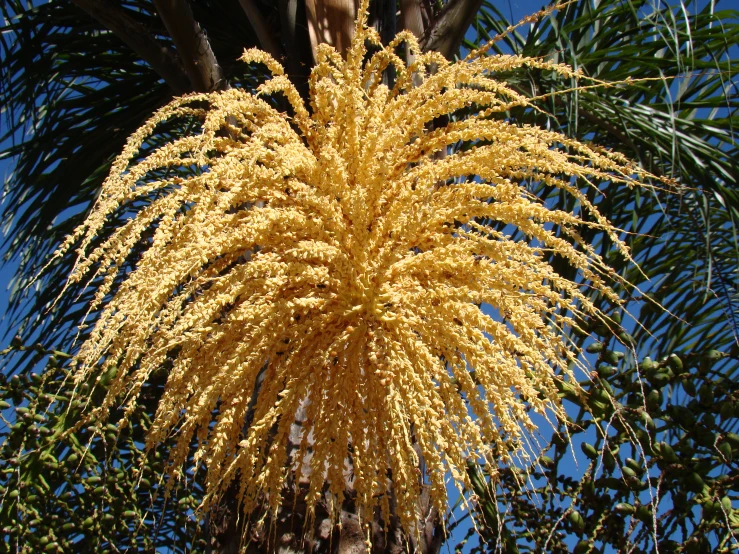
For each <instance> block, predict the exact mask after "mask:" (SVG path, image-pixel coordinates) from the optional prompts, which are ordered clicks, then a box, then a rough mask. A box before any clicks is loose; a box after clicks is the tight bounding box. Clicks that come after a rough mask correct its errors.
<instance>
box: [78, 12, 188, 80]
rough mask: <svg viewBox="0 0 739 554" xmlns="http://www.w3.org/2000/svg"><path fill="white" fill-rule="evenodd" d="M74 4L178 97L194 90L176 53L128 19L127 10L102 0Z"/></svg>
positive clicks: (140, 25)
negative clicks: (144, 63) (124, 45)
mask: <svg viewBox="0 0 739 554" xmlns="http://www.w3.org/2000/svg"><path fill="white" fill-rule="evenodd" d="M73 1H74V3H75V4H76V5H77V6H78V7H79V8H80V9H82V10H84V11H85V12H86V13H87V14H88V15H90V16H91V17H93V18H94V19H95V20H97V21H98V22H99V23H100V24H102V25H104V26H105V27H106V28H107V29H109V30H110V31H111V32H112V33H113V34H114V35H115V36H117V37H118V38H120V39H121V40H122V41H123V42H124V43H126V45H127V46H128V47H129V48H131V49H132V50H133V51H134V52H136V54H138V55H139V56H140V57H141V59H143V60H144V61H145V62H146V63H148V64H149V65H150V66H151V68H152V69H153V70H154V71H156V72H157V74H158V75H159V76H160V77H161V78H162V79H164V81H165V82H166V83H167V85H168V86H169V88H171V89H172V92H173V93H174V94H175V95H181V94H185V93H186V92H190V91H191V90H192V86H191V84H190V81H189V79H188V78H187V74H186V73H185V70H184V68H183V67H182V66H181V65H180V64H178V63H177V59H176V58H175V55H174V53H173V52H172V51H171V50H170V49H169V48H168V47H167V46H166V45H164V44H162V43H160V42H159V41H158V40H156V39H155V38H154V37H153V36H152V35H151V33H150V32H149V31H148V30H147V29H146V27H145V26H144V25H142V24H141V23H139V22H138V21H136V20H135V19H133V18H132V17H130V16H128V15H127V14H126V12H125V11H124V10H122V9H120V8H118V7H116V6H114V5H112V4H111V3H110V2H104V1H102V0H73Z"/></svg>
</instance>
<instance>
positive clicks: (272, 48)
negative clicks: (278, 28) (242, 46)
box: [239, 0, 284, 60]
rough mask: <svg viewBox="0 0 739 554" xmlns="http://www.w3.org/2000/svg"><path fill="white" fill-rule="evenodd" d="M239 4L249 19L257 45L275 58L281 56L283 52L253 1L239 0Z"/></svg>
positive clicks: (277, 58)
mask: <svg viewBox="0 0 739 554" xmlns="http://www.w3.org/2000/svg"><path fill="white" fill-rule="evenodd" d="M239 4H241V9H243V10H244V13H245V14H246V17H247V19H249V23H250V24H251V27H252V29H254V32H255V33H256V35H257V40H258V41H259V46H260V47H261V48H262V50H264V51H265V52H267V53H268V54H270V55H271V56H272V57H273V58H274V59H276V60H279V59H280V58H282V56H283V55H284V52H283V51H282V49H281V48H280V47H279V45H278V44H277V43H276V42H275V40H274V39H273V38H272V33H271V31H270V29H269V27H267V22H266V21H264V18H263V17H262V12H260V11H259V8H257V7H256V6H255V5H254V1H253V0H239Z"/></svg>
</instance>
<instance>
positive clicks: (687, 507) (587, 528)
mask: <svg viewBox="0 0 739 554" xmlns="http://www.w3.org/2000/svg"><path fill="white" fill-rule="evenodd" d="M606 346H607V348H605V349H603V350H601V352H600V354H599V356H598V359H597V362H596V363H597V371H595V372H593V376H592V378H591V379H585V380H583V381H581V382H580V385H581V386H582V388H583V391H584V394H578V393H576V392H575V390H576V389H575V388H574V387H571V386H570V385H568V384H566V383H565V384H564V386H563V387H562V392H561V393H560V394H561V396H562V397H563V398H564V399H565V401H566V403H567V404H568V405H569V408H570V409H571V410H570V411H571V413H572V414H577V415H576V416H575V417H573V418H572V419H571V420H570V421H569V422H568V423H567V424H566V425H563V426H560V427H559V428H558V429H557V432H556V433H555V434H554V435H553V438H552V441H551V443H550V444H549V445H548V446H547V447H546V448H545V450H544V454H542V455H541V456H540V457H539V458H538V459H536V460H535V461H534V462H533V463H532V464H531V465H530V466H529V467H528V468H526V467H520V468H516V467H512V468H502V469H501V479H500V482H499V483H497V484H496V485H495V486H494V487H493V486H491V484H490V482H489V480H485V479H484V476H483V474H482V469H481V468H479V467H477V465H476V464H471V465H470V467H469V471H470V474H471V475H475V476H476V477H475V479H473V483H475V485H476V486H475V490H474V491H471V492H474V494H475V495H476V498H477V499H478V501H477V506H476V510H475V513H474V518H475V520H476V521H477V525H478V528H479V529H482V530H483V538H484V541H486V543H481V544H479V545H477V546H475V547H474V548H473V549H472V550H471V551H472V552H488V551H491V550H493V549H494V548H497V547H500V549H501V551H502V552H505V553H513V552H521V553H523V552H556V553H565V552H572V551H573V548H574V552H576V553H578V554H584V553H586V552H592V553H603V552H653V551H655V546H657V547H658V548H659V551H660V552H670V553H682V552H685V553H688V554H695V553H708V552H716V553H721V552H734V551H735V550H736V546H737V539H736V535H737V534H739V494H737V490H738V487H737V483H736V480H737V472H736V462H737V460H739V435H737V434H736V432H735V431H736V428H737V423H739V383H736V382H735V381H734V380H732V379H727V378H726V377H725V376H724V375H722V372H721V371H720V365H721V361H722V360H724V361H726V360H727V359H728V358H729V356H727V355H726V354H723V353H720V352H717V351H713V350H708V351H702V352H697V351H696V352H690V353H680V354H672V355H670V356H668V357H666V358H664V359H662V360H660V361H658V362H655V361H652V360H651V359H649V358H648V357H645V358H643V359H642V360H641V362H640V363H638V364H637V363H634V361H633V359H632V358H631V356H629V355H627V356H624V357H623V358H622V359H621V360H620V361H619V362H617V363H616V364H614V365H612V364H610V363H609V362H610V360H608V361H607V359H608V358H609V354H610V353H611V352H614V351H619V350H620V351H621V352H623V346H621V345H620V344H618V343H617V341H615V339H609V340H606ZM610 348H613V350H611V349H610ZM731 361H732V362H733V363H735V362H736V358H734V359H732V360H731ZM578 445H579V446H578ZM573 456H574V457H575V459H576V460H577V463H578V464H579V467H577V468H573V464H572V458H573ZM525 470H530V471H531V475H530V479H527V476H526V471H525ZM472 537H473V536H472V534H470V535H469V538H468V541H470V542H474V539H473V538H472ZM655 543H656V545H655ZM468 546H469V545H468ZM462 547H463V545H462V544H460V545H458V546H457V551H459V552H461V551H462Z"/></svg>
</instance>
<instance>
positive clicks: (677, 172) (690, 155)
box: [468, 0, 739, 356]
mask: <svg viewBox="0 0 739 554" xmlns="http://www.w3.org/2000/svg"><path fill="white" fill-rule="evenodd" d="M722 5H725V6H729V7H730V6H731V4H730V3H726V4H723V3H718V7H717V6H716V5H715V4H714V3H709V2H706V3H702V4H693V3H691V4H682V3H674V4H672V5H668V4H667V3H665V2H657V3H653V2H648V1H646V0H637V1H631V0H629V1H622V0H603V1H600V2H597V3H592V2H574V3H572V4H569V5H568V6H566V7H565V8H563V9H562V10H560V11H558V12H555V13H553V14H552V15H550V16H548V17H546V18H543V19H542V20H540V21H538V22H535V23H533V24H532V25H531V26H530V28H529V27H526V28H525V32H524V29H521V31H522V33H519V32H513V33H509V34H507V35H506V36H505V37H504V38H503V39H502V40H500V41H499V42H498V43H496V48H497V49H498V50H499V51H513V52H516V53H519V54H521V55H524V56H532V57H539V56H540V57H543V58H545V59H551V60H552V61H556V62H565V63H567V64H570V65H571V66H573V67H575V68H577V69H580V70H581V71H582V72H583V74H584V75H585V76H586V77H587V78H592V79H598V80H600V81H605V82H616V81H623V80H625V79H649V80H641V81H638V82H634V83H631V84H626V85H619V86H616V87H610V88H603V87H596V88H593V89H590V90H585V91H575V92H568V90H569V89H570V88H571V87H573V86H574V85H575V83H574V82H572V81H569V80H563V79H561V78H558V77H557V76H556V75H554V74H551V73H542V72H536V71H530V72H518V73H516V74H511V75H510V76H509V77H508V83H509V84H511V85H514V86H515V87H517V88H518V89H519V90H520V91H521V92H522V93H523V94H526V95H528V96H531V95H533V96H540V98H541V102H540V105H539V106H540V108H541V109H540V110H539V111H533V110H528V111H518V112H515V113H511V117H514V118H516V120H518V121H520V122H521V123H531V124H537V125H541V126H544V127H553V128H555V129H558V130H561V131H562V132H564V133H565V134H568V135H570V136H573V137H575V138H578V139H581V140H582V139H585V140H589V141H592V142H593V143H594V144H598V145H601V146H605V147H609V148H612V149H614V150H617V151H620V152H623V153H624V154H625V155H626V156H628V157H629V158H631V159H634V160H638V161H639V162H640V163H641V164H642V165H643V166H644V167H646V168H648V169H649V170H650V171H652V172H653V173H655V174H657V175H666V176H669V177H671V178H674V179H675V180H676V182H677V183H679V184H680V185H683V186H684V187H686V188H684V189H683V191H682V193H681V194H674V193H673V192H666V193H656V194H652V193H649V194H645V193H644V192H642V191H638V190H633V191H632V190H628V189H625V188H623V187H618V186H614V185H610V186H608V185H607V186H605V187H602V188H601V190H602V191H603V193H604V195H605V200H604V201H603V202H601V203H600V204H599V205H598V209H599V210H601V212H602V213H606V214H608V217H609V219H610V220H611V221H612V222H613V223H614V224H615V225H616V226H617V227H620V228H621V229H624V230H626V231H628V232H630V233H633V234H632V235H631V236H630V238H629V243H630V246H631V248H632V250H633V253H634V256H635V259H636V260H637V262H638V263H639V265H640V266H641V270H642V271H643V274H642V273H641V272H640V270H639V269H638V268H636V267H633V266H629V265H627V264H625V263H624V261H623V260H622V259H621V258H620V257H618V256H615V255H614V253H613V252H612V251H611V245H610V244H609V242H608V241H607V240H604V241H603V242H602V245H601V246H602V248H601V252H602V254H603V255H604V257H605V259H606V260H607V262H608V263H609V265H611V266H612V267H617V268H620V270H621V271H622V273H623V275H624V276H625V277H626V278H627V279H628V280H629V281H630V282H632V283H633V284H635V285H638V286H639V288H640V289H641V291H644V292H646V293H647V294H648V296H649V297H650V298H651V299H654V300H656V301H658V302H659V303H661V304H662V305H663V306H665V307H666V308H668V310H669V311H670V312H671V313H668V312H665V311H663V310H660V309H658V308H657V307H656V305H655V304H654V303H653V302H643V303H640V304H634V305H632V310H633V311H634V313H635V315H636V317H637V319H638V321H639V322H640V323H641V324H642V325H643V327H637V328H636V329H635V330H634V337H635V339H636V341H637V343H638V344H639V345H645V346H646V348H645V350H644V351H645V352H648V353H650V354H651V355H653V356H654V355H659V356H663V355H666V354H668V353H669V352H672V351H673V350H675V349H677V348H681V349H686V350H702V349H707V348H718V347H721V348H729V347H730V346H731V344H732V343H736V342H737V340H739V304H737V297H738V296H737V295H738V289H737V274H736V267H737V262H736V260H737V253H738V252H739V240H738V239H737V237H738V236H739V235H738V234H737V228H736V225H737V216H739V193H738V192H737V189H736V183H737V181H738V180H739V166H737V164H736V160H737V159H739V148H738V143H737V135H736V130H737V129H738V128H739V61H737V60H734V59H732V53H733V55H734V56H736V48H737V44H739V12H737V11H735V10H731V9H721V6H722ZM496 6H497V4H496V3H493V2H484V3H483V8H482V10H481V12H480V14H479V16H478V18H477V21H476V22H475V28H476V30H477V37H476V39H475V40H474V41H472V42H471V43H468V46H472V44H477V43H479V42H480V41H482V40H488V39H489V38H490V37H492V36H495V35H496V34H498V33H501V32H503V31H505V29H506V28H507V27H508V25H509V22H508V21H507V20H506V18H505V16H504V15H503V13H502V12H501V11H499V10H498V8H497V7H496ZM595 6H597V7H595ZM587 82H588V81H587V79H582V80H581V82H580V84H581V85H585V84H587ZM531 186H532V191H533V192H534V193H535V194H537V195H539V196H540V197H542V198H546V199H547V200H548V201H550V202H553V203H556V204H557V205H558V206H564V207H565V208H567V209H577V206H575V205H574V204H573V205H569V206H568V205H566V204H563V201H564V200H565V199H564V198H563V197H561V196H560V195H556V196H553V195H552V193H553V191H551V190H548V189H546V187H542V186H541V185H540V184H538V183H532V184H531ZM645 275H646V276H648V278H649V281H647V280H646V278H645ZM632 295H633V298H634V300H639V299H640V298H641V297H642V292H640V291H636V290H635V291H633V292H632ZM673 314H674V315H673ZM680 318H682V320H681V319H680ZM686 321H687V322H689V324H686ZM650 333H651V335H650Z"/></svg>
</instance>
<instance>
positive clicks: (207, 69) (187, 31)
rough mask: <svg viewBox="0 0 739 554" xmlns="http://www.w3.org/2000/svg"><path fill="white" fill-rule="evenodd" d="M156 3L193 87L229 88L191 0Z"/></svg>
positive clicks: (206, 88)
mask: <svg viewBox="0 0 739 554" xmlns="http://www.w3.org/2000/svg"><path fill="white" fill-rule="evenodd" d="M154 6H156V9H157V12H158V13H159V17H160V18H161V20H162V22H163V23H164V26H165V27H166V28H167V31H168V32H169V36H171V37H172V40H173V41H174V44H175V47H176V48H177V53H178V54H179V55H180V58H181V59H182V63H183V65H184V66H185V72H186V73H187V76H188V77H189V78H190V83H192V87H193V88H194V89H195V90H196V91H198V92H211V91H213V90H218V89H222V88H225V87H227V86H228V83H227V82H226V80H225V79H224V77H223V72H222V71H221V68H220V66H219V65H218V61H217V60H216V57H215V54H213V50H211V48H210V42H209V41H208V37H207V36H206V35H205V31H203V30H202V29H201V28H200V25H199V24H198V22H197V21H195V18H194V17H193V15H192V10H191V9H190V5H189V4H188V3H187V0H154Z"/></svg>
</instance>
